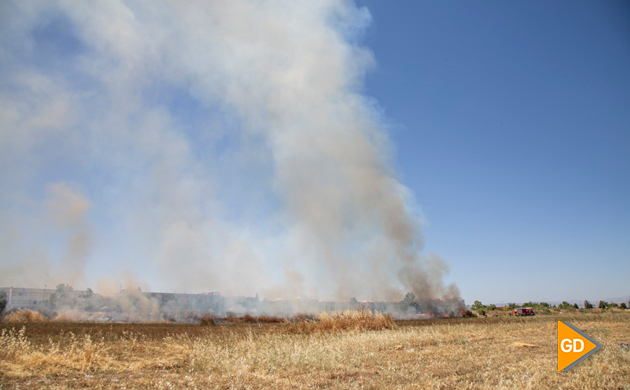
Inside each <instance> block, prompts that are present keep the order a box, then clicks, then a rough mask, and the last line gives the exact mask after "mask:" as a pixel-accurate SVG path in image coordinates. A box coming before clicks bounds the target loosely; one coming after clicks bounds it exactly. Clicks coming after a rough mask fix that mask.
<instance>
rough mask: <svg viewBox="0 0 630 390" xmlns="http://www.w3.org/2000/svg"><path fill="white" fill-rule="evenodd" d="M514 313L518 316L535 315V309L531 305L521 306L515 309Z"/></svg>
mask: <svg viewBox="0 0 630 390" xmlns="http://www.w3.org/2000/svg"><path fill="white" fill-rule="evenodd" d="M514 315H515V316H517V317H520V316H535V315H536V313H534V310H532V308H531V307H519V308H518V309H514Z"/></svg>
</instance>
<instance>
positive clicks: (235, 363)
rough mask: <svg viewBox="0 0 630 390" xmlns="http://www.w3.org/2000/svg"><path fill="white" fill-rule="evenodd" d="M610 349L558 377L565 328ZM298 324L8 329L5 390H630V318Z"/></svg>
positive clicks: (2, 365)
mask: <svg viewBox="0 0 630 390" xmlns="http://www.w3.org/2000/svg"><path fill="white" fill-rule="evenodd" d="M558 320H562V321H569V322H571V323H572V324H573V325H575V326H577V327H578V328H580V329H581V330H582V331H584V332H585V333H587V334H588V335H589V336H591V337H594V338H595V339H596V340H598V341H599V342H601V343H602V344H603V348H602V349H601V350H600V351H598V352H597V353H596V354H594V355H593V356H591V357H589V358H588V359H587V360H585V361H584V362H582V363H580V364H579V365H578V366H576V367H575V368H573V369H572V370H570V371H568V372H560V373H559V372H557V370H556V345H557V344H556V343H557V340H556V327H557V321H558ZM290 328H291V324H246V323H242V324H231V325H221V326H209V327H202V326H199V325H181V324H76V323H52V322H43V323H28V324H15V323H11V324H9V323H3V324H0V329H2V332H3V333H2V336H1V337H0V357H1V360H0V389H14V388H15V389H17V388H19V389H32V388H48V389H79V388H91V389H94V388H95V389H172V388H190V389H213V388H219V389H229V388H235V389H275V388H283V389H289V388H294V389H304V388H342V389H355V388H356V389H360V388H367V389H406V388H432V389H433V388H435V389H467V388H470V389H487V388H493V389H494V388H504V389H552V388H554V389H555V388H560V389H592V388H606V389H630V350H628V349H626V348H623V347H621V344H628V343H630V313H619V312H618V313H602V314H575V315H570V316H562V315H559V316H558V315H557V316H536V317H533V318H532V317H530V318H513V317H499V318H462V319H439V320H425V321H398V322H397V323H396V326H395V327H394V328H393V329H385V330H368V331H339V332H328V331H324V332H313V331H312V330H310V331H306V332H302V333H301V332H300V331H299V329H298V331H297V332H296V328H295V327H293V328H292V330H291V329H290Z"/></svg>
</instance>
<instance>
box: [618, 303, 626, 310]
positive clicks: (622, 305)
mask: <svg viewBox="0 0 630 390" xmlns="http://www.w3.org/2000/svg"><path fill="white" fill-rule="evenodd" d="M619 308H620V309H624V310H625V309H627V308H628V306H627V305H626V303H625V302H621V303H620V304H619Z"/></svg>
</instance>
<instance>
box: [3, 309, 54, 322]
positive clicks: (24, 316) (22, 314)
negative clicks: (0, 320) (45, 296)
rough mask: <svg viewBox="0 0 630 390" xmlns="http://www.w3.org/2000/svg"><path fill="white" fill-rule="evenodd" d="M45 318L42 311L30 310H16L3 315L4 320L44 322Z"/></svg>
mask: <svg viewBox="0 0 630 390" xmlns="http://www.w3.org/2000/svg"><path fill="white" fill-rule="evenodd" d="M44 321H46V318H45V317H44V316H43V315H42V313H40V312H37V311H31V310H18V311H14V312H11V313H9V314H8V315H7V316H6V317H4V322H20V323H24V322H44Z"/></svg>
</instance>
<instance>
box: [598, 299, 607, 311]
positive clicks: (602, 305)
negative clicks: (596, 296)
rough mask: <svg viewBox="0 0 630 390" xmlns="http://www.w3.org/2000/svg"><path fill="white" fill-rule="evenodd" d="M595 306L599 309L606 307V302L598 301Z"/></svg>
mask: <svg viewBox="0 0 630 390" xmlns="http://www.w3.org/2000/svg"><path fill="white" fill-rule="evenodd" d="M597 307H599V308H600V309H605V308H607V307H608V302H606V301H599V304H598V305H597Z"/></svg>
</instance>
